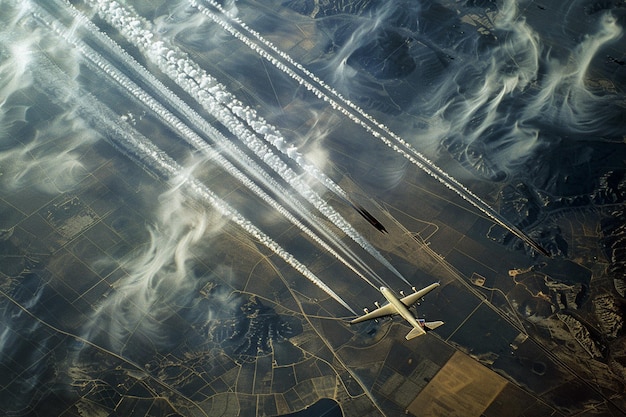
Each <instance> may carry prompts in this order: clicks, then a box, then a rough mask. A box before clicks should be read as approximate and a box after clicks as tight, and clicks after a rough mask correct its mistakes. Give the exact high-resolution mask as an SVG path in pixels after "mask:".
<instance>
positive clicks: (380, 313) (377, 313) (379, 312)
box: [350, 304, 398, 324]
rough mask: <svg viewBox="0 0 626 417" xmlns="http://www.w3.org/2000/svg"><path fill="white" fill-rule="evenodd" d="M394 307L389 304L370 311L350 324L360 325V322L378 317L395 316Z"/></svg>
mask: <svg viewBox="0 0 626 417" xmlns="http://www.w3.org/2000/svg"><path fill="white" fill-rule="evenodd" d="M397 313H398V312H397V311H396V309H395V307H394V306H393V305H391V304H386V305H384V306H382V307H380V308H377V309H376V310H374V311H370V312H369V313H367V314H364V315H362V316H361V317H357V318H356V319H354V320H352V321H351V322H350V324H356V323H361V322H362V321H367V320H372V319H377V318H379V317H384V316H391V315H392V314H397Z"/></svg>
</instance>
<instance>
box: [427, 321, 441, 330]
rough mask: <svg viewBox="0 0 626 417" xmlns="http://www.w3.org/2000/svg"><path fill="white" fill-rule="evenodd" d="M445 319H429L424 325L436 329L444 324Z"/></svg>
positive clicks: (429, 328)
mask: <svg viewBox="0 0 626 417" xmlns="http://www.w3.org/2000/svg"><path fill="white" fill-rule="evenodd" d="M443 324H444V323H443V321H427V322H426V323H424V326H425V327H427V328H428V330H435V329H436V328H437V327H439V326H442V325H443Z"/></svg>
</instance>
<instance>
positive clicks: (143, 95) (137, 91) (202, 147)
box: [37, 6, 385, 288]
mask: <svg viewBox="0 0 626 417" xmlns="http://www.w3.org/2000/svg"><path fill="white" fill-rule="evenodd" d="M70 7H71V6H70ZM70 11H71V12H72V14H73V16H74V18H75V22H76V21H79V22H80V23H81V25H82V26H83V27H84V28H85V29H87V30H89V32H90V34H91V35H95V36H96V37H97V38H103V37H104V39H99V40H100V41H103V42H104V43H106V44H107V46H108V47H111V48H113V49H115V52H116V53H119V54H122V57H121V58H122V60H123V61H124V63H125V64H127V65H128V66H132V67H133V70H134V72H136V73H138V74H139V76H142V77H145V78H143V79H144V81H145V82H147V83H150V84H153V85H154V87H156V89H157V91H159V93H160V97H163V96H164V97H167V98H169V100H167V101H169V102H171V101H177V103H176V106H175V107H176V108H177V109H178V110H182V111H184V113H185V114H186V115H187V116H191V117H190V120H192V119H193V121H194V124H196V125H198V127H200V130H201V131H202V132H204V133H206V134H208V135H209V136H210V137H211V139H212V140H214V141H215V142H216V143H217V144H218V145H219V146H220V147H222V148H223V149H224V150H225V151H227V152H228V153H230V154H231V155H232V154H234V155H235V157H236V158H237V159H238V160H240V161H241V162H242V163H241V166H242V167H246V168H248V171H249V173H250V174H252V175H253V176H255V178H256V179H257V180H259V181H261V183H262V184H263V185H264V186H266V187H268V188H269V189H271V190H273V191H274V192H275V193H276V194H277V195H279V196H281V197H282V198H283V199H284V200H286V202H287V203H288V204H290V206H291V209H292V210H294V211H295V212H296V213H297V214H298V215H299V216H300V218H303V219H308V220H309V221H310V222H311V224H313V225H314V226H315V227H316V229H317V233H320V234H321V235H322V236H323V237H324V238H326V239H327V240H328V241H331V242H333V243H334V244H335V245H336V246H337V247H339V248H340V250H341V251H342V252H343V253H344V254H345V255H346V256H347V257H348V258H349V259H350V260H351V261H352V263H351V262H349V261H348V260H347V259H345V258H344V257H343V256H342V255H340V254H339V253H337V251H335V250H334V249H333V248H332V247H331V246H330V245H329V244H328V243H327V242H326V241H324V240H323V239H322V238H321V237H320V236H318V234H316V233H315V232H313V231H312V230H311V229H309V228H308V227H307V226H306V225H304V224H303V223H302V222H301V221H300V220H298V219H297V218H296V217H295V216H294V215H293V214H292V213H291V212H289V211H288V210H287V209H286V208H285V207H283V206H282V205H281V204H280V203H278V202H277V201H276V200H275V199H273V198H272V197H271V196H269V195H268V194H267V193H266V192H265V191H263V189H262V188H261V187H259V186H258V185H257V184H256V183H255V182H254V181H253V180H252V179H250V178H249V177H248V176H246V175H245V174H244V173H243V172H241V171H240V170H239V169H237V168H236V167H235V166H234V165H233V164H232V163H231V162H229V161H228V160H227V159H226V158H224V156H223V155H221V154H220V152H218V151H217V150H215V149H214V148H213V147H211V146H209V144H208V143H207V142H205V141H204V139H202V138H201V137H200V136H199V135H198V134H196V133H195V132H194V131H193V130H192V129H191V128H189V127H188V126H187V125H186V124H185V123H184V122H183V121H182V120H180V119H179V118H178V117H176V116H175V115H174V114H172V113H171V112H170V111H169V110H167V109H166V108H165V107H164V106H163V105H162V104H161V103H160V102H159V101H157V100H155V99H154V97H153V96H151V95H150V94H149V93H147V92H146V91H145V90H143V89H141V88H140V87H139V86H138V85H137V84H136V83H135V82H133V81H132V80H131V79H130V78H129V77H128V76H126V75H125V74H124V73H123V72H121V71H120V70H119V69H117V68H116V67H115V66H113V65H112V64H111V63H110V62H109V61H107V60H106V59H105V58H104V57H103V56H102V55H100V54H99V53H97V52H96V51H95V50H94V49H93V48H91V47H90V46H88V45H87V44H85V43H84V42H83V41H81V40H80V39H79V38H78V37H76V36H73V33H74V32H69V30H68V28H67V27H65V26H62V25H60V24H58V23H57V22H56V21H55V19H54V18H52V17H51V16H49V15H48V14H47V12H45V11H43V10H39V11H38V12H37V17H38V18H39V19H40V20H41V21H42V22H43V23H44V24H46V25H48V26H49V27H50V28H51V29H52V30H54V31H55V32H56V33H57V34H59V35H60V36H62V37H63V38H64V39H66V41H68V42H70V43H71V44H73V45H74V46H75V47H76V48H77V49H78V50H80V51H81V52H82V53H83V56H84V57H85V58H86V59H87V60H88V61H87V63H88V64H89V63H90V64H91V66H94V67H96V68H97V69H98V70H100V71H103V72H104V73H105V74H107V75H108V76H109V77H110V78H111V79H112V80H114V81H115V82H116V83H118V84H119V85H120V86H122V87H123V89H124V90H123V91H124V93H126V94H128V95H130V96H131V97H133V98H134V99H136V100H138V101H139V102H141V103H142V104H143V105H146V106H147V107H148V108H150V109H151V110H152V111H153V112H154V114H155V115H156V116H157V117H158V118H159V119H160V120H161V121H162V122H163V123H165V124H166V125H168V126H169V127H170V128H171V129H172V130H173V131H176V132H177V133H178V134H179V135H180V136H181V137H182V138H183V139H185V141H186V142H187V143H189V144H190V145H192V146H193V147H194V148H195V149H197V150H198V151H200V152H201V153H202V154H203V155H204V156H205V157H207V158H208V159H210V160H213V161H215V162H217V163H218V164H219V165H220V166H221V167H222V168H223V169H224V170H225V171H227V172H228V173H229V174H231V175H232V176H233V177H234V178H236V179H237V180H238V181H240V182H241V183H242V184H243V185H244V186H246V187H247V188H248V189H249V190H251V191H252V192H254V193H255V194H256V195H257V196H259V197H260V198H261V199H262V200H263V201H265V202H266V203H267V204H268V205H270V206H271V207H273V208H274V209H275V210H276V211H278V212H279V213H280V214H282V215H283V216H284V217H285V218H287V219H288V220H289V221H290V222H291V223H292V224H294V225H295V226H296V227H298V228H299V229H300V230H301V231H302V232H303V233H304V234H306V235H307V236H309V237H310V238H311V239H312V240H313V241H315V242H316V243H317V244H319V245H320V246H321V247H323V248H324V249H325V250H327V251H328V252H329V253H330V254H331V255H332V256H334V257H335V258H336V259H337V260H338V261H340V262H341V263H342V264H344V265H345V266H346V267H348V268H349V269H350V270H352V271H353V272H354V273H355V274H356V275H357V276H359V277H360V278H361V279H363V280H364V281H366V282H367V283H368V284H369V285H371V286H372V287H374V288H378V287H380V286H381V285H385V283H384V281H383V280H382V279H381V278H380V277H379V276H378V275H377V274H376V272H374V271H373V270H372V269H371V268H370V267H369V266H368V265H367V264H366V263H365V262H364V261H363V260H361V259H360V258H359V257H358V256H357V255H356V254H354V253H353V252H352V251H351V250H350V249H349V248H348V247H347V246H345V244H344V243H343V242H342V241H341V239H339V238H338V237H337V236H336V235H335V234H333V233H332V232H330V231H328V230H327V228H325V227H324V226H323V225H321V223H320V222H319V221H317V219H316V218H315V217H314V216H313V215H312V214H311V213H310V212H309V210H308V209H306V208H305V207H303V206H302V205H301V204H300V203H299V201H297V200H296V199H294V198H292V197H291V195H290V193H288V192H287V191H286V190H285V189H284V188H283V187H282V186H281V185H280V184H278V183H277V182H276V181H275V180H274V179H273V178H272V177H271V176H270V175H269V174H268V173H267V172H266V171H265V170H264V169H262V168H261V167H260V166H258V164H257V163H256V162H254V161H253V160H252V159H250V158H249V157H248V156H247V155H246V154H245V153H243V152H241V151H240V150H239V149H238V148H237V147H235V146H233V145H232V144H231V143H230V141H228V140H227V139H226V138H225V137H224V136H223V135H222V134H221V133H220V132H219V131H217V130H216V129H215V128H214V127H213V126H211V125H210V124H208V123H207V122H206V121H205V120H204V119H203V118H201V117H200V116H199V115H198V114H197V113H195V112H193V110H192V109H190V108H189V107H188V106H187V105H186V104H185V103H184V102H182V100H180V99H178V100H176V99H177V96H176V95H174V94H173V93H172V92H171V91H170V90H169V89H167V87H166V86H164V85H163V84H161V83H160V82H159V81H158V80H156V79H155V78H154V77H153V76H151V74H150V73H149V72H147V71H145V69H144V68H143V67H141V66H140V65H139V64H138V63H136V61H134V60H133V58H132V57H130V56H128V55H127V54H124V51H123V50H122V49H121V48H119V47H118V46H117V45H116V44H114V43H113V42H112V41H111V40H110V39H109V38H106V37H105V35H104V34H102V33H101V32H99V31H97V29H96V28H95V25H93V23H92V22H91V21H89V20H88V19H81V17H82V16H83V15H82V14H80V12H78V11H77V10H76V9H73V10H70ZM131 60H132V61H131ZM138 67H139V68H138ZM141 70H143V71H141ZM146 78H148V79H146ZM355 264H356V266H355ZM357 266H358V267H360V268H362V269H363V270H364V271H365V272H366V273H367V274H369V275H370V276H371V277H372V278H373V279H375V280H376V281H377V284H376V285H375V284H373V283H372V282H371V281H370V279H368V278H367V277H365V276H364V275H363V273H361V272H360V271H359V270H358V269H357Z"/></svg>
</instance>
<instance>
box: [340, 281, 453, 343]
mask: <svg viewBox="0 0 626 417" xmlns="http://www.w3.org/2000/svg"><path fill="white" fill-rule="evenodd" d="M438 286H439V283H438V282H435V283H434V284H430V285H429V286H428V287H426V288H423V289H421V290H419V291H417V290H416V289H415V287H413V294H410V295H407V296H404V293H402V291H400V294H402V295H403V297H402V298H398V297H396V295H395V294H394V293H393V291H391V290H390V289H389V288H386V287H380V292H381V293H382V294H383V296H384V297H385V298H386V299H387V301H389V303H388V304H385V305H384V306H382V307H381V306H380V305H379V304H378V303H374V304H376V307H377V308H376V310H374V311H371V312H369V311H368V310H367V309H364V311H365V314H364V315H363V316H361V317H357V318H356V319H354V320H352V321H351V322H350V324H356V323H361V322H363V321H367V320H372V319H377V318H379V317H384V316H391V315H394V314H400V315H401V316H402V318H404V319H405V320H406V321H408V322H409V324H410V325H411V326H413V329H412V330H411V331H410V332H409V333H408V334H407V335H406V336H405V337H406V340H411V339H413V338H415V337H418V336H422V335H424V334H426V330H434V329H436V328H437V327H439V326H441V325H442V324H443V321H431V322H427V321H426V320H423V319H418V318H416V317H415V316H414V315H413V314H411V312H410V311H409V307H410V306H412V305H413V304H415V303H416V302H418V301H419V300H420V299H421V298H422V297H424V296H425V295H426V294H428V293H429V292H431V291H432V290H434V289H435V288H437V287H438Z"/></svg>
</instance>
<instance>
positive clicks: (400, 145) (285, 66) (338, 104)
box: [190, 0, 550, 256]
mask: <svg viewBox="0 0 626 417" xmlns="http://www.w3.org/2000/svg"><path fill="white" fill-rule="evenodd" d="M205 1H206V2H207V3H208V4H210V5H211V6H212V7H213V8H215V9H216V10H218V11H219V12H220V13H221V15H222V16H224V18H223V19H222V18H220V17H219V16H217V15H216V14H215V13H213V12H211V11H210V10H208V9H207V8H206V7H204V6H201V5H200V4H198V2H197V1H196V0H190V3H191V5H192V6H194V7H196V8H197V9H198V10H200V11H201V12H202V13H203V14H205V15H206V16H207V17H209V18H210V19H211V20H213V21H214V22H216V23H217V24H219V25H220V26H221V27H222V28H224V30H226V31H227V32H228V33H230V34H231V35H232V36H234V37H235V38H237V39H239V40H240V41H241V42H243V43H244V44H245V45H246V46H248V47H249V48H250V49H252V50H253V51H254V52H256V53H258V54H259V55H260V56H261V57H263V58H264V59H266V60H267V61H268V62H270V63H271V64H272V65H274V66H275V67H276V68H278V69H279V70H281V71H283V72H284V73H285V74H287V75H289V76H290V77H291V78H293V79H294V80H296V81H297V82H298V83H300V84H301V85H303V86H304V87H305V88H307V89H308V90H309V91H311V92H313V94H315V95H316V96H317V97H318V98H320V99H322V100H324V101H326V102H328V103H329V104H330V105H331V107H332V108H333V109H335V110H338V111H340V112H341V113H342V114H344V115H345V116H347V117H348V118H349V119H350V120H351V121H353V122H354V123H356V124H358V125H360V126H361V127H363V128H364V129H365V130H367V131H368V132H369V133H371V134H372V136H374V137H376V138H378V139H380V140H381V141H382V142H383V143H385V144H386V145H387V146H389V147H390V148H391V149H393V150H394V151H396V152H398V153H399V154H401V155H402V156H404V157H405V158H406V159H407V160H409V161H410V162H411V163H412V164H414V165H416V166H417V167H418V168H420V169H421V170H423V171H424V172H426V173H427V174H429V175H430V176H431V177H433V178H435V179H436V180H437V181H439V182H440V183H441V184H443V185H444V186H446V187H447V188H449V189H450V190H452V191H454V192H455V193H456V194H458V195H459V196H460V197H461V198H463V199H464V200H466V201H467V202H469V203H470V204H471V205H473V206H474V207H476V208H477V209H478V210H480V211H481V212H482V213H484V214H485V215H486V216H488V217H489V218H490V219H491V220H492V221H494V222H495V223H496V224H498V225H500V226H502V227H503V228H505V229H506V230H508V231H509V232H510V233H512V234H513V235H515V236H517V237H518V238H519V239H521V240H522V241H524V242H525V243H526V244H528V245H529V246H530V247H532V248H533V249H535V250H536V251H537V252H539V253H541V254H543V255H545V256H550V253H549V252H548V251H547V250H546V249H544V248H543V247H541V245H539V243H537V242H535V241H534V240H533V239H532V238H531V237H530V236H528V235H527V234H525V233H524V232H523V231H522V230H520V229H519V228H518V227H517V226H515V225H514V224H513V223H511V222H510V221H508V220H507V219H506V218H504V217H503V216H502V215H500V213H498V212H497V211H495V210H494V209H493V208H492V207H491V206H490V205H489V204H487V203H486V202H485V201H484V200H482V199H481V198H480V197H478V196H477V195H476V194H474V193H473V192H471V191H470V190H469V189H467V188H466V187H465V186H464V185H463V184H461V183H460V182H459V181H458V180H456V179H455V178H454V177H452V176H450V175H449V174H448V173H446V172H445V171H444V170H442V169H441V168H439V167H438V166H437V165H436V164H435V163H434V162H432V161H430V160H429V159H428V158H426V157H425V156H424V155H422V154H421V153H419V152H418V151H417V150H415V149H414V148H413V147H412V146H411V145H410V144H409V143H407V142H405V141H404V140H403V139H402V138H401V137H399V136H398V135H396V134H395V133H393V132H392V131H391V130H390V129H389V128H388V127H387V126H385V125H383V124H382V123H380V122H378V121H377V120H376V119H375V118H374V117H372V116H370V115H369V114H367V113H366V112H365V111H364V110H362V109H361V108H360V107H358V106H357V105H356V104H354V103H353V102H351V101H350V100H348V99H346V98H344V97H343V96H342V95H341V94H340V93H338V92H337V91H335V90H334V89H333V88H332V87H329V86H328V85H327V84H326V83H325V82H324V81H322V80H321V79H320V78H318V77H317V76H315V75H314V74H313V73H312V72H310V71H309V70H307V69H306V68H304V66H302V65H301V64H299V63H297V62H296V61H295V60H293V58H291V57H290V56H289V55H288V54H287V53H285V52H283V51H281V50H279V49H278V48H276V47H275V46H274V45H273V44H272V43H271V42H269V41H267V40H266V39H264V38H263V37H262V36H261V35H260V34H259V33H257V32H256V31H254V30H252V29H250V28H248V26H247V25H246V24H245V23H243V22H242V21H241V20H240V19H238V18H236V17H233V16H230V15H229V14H228V13H227V12H226V11H225V10H224V9H223V8H222V7H221V6H220V5H219V4H217V3H216V2H215V1H214V0H205ZM225 19H227V20H229V21H230V22H233V23H234V24H235V25H237V26H239V28H240V29H241V30H242V31H245V32H247V33H248V34H249V35H250V36H252V37H254V38H256V39H257V41H259V42H260V43H261V44H262V45H260V44H258V43H256V42H254V41H252V40H251V39H250V38H249V37H247V36H245V35H244V34H243V33H241V31H239V30H237V29H236V28H234V27H233V26H232V25H231V24H229V23H228V22H227V21H226V20H225ZM268 50H269V52H268ZM298 73H300V74H302V75H299V74H298ZM309 80H310V81H309ZM324 184H325V185H326V183H324Z"/></svg>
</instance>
